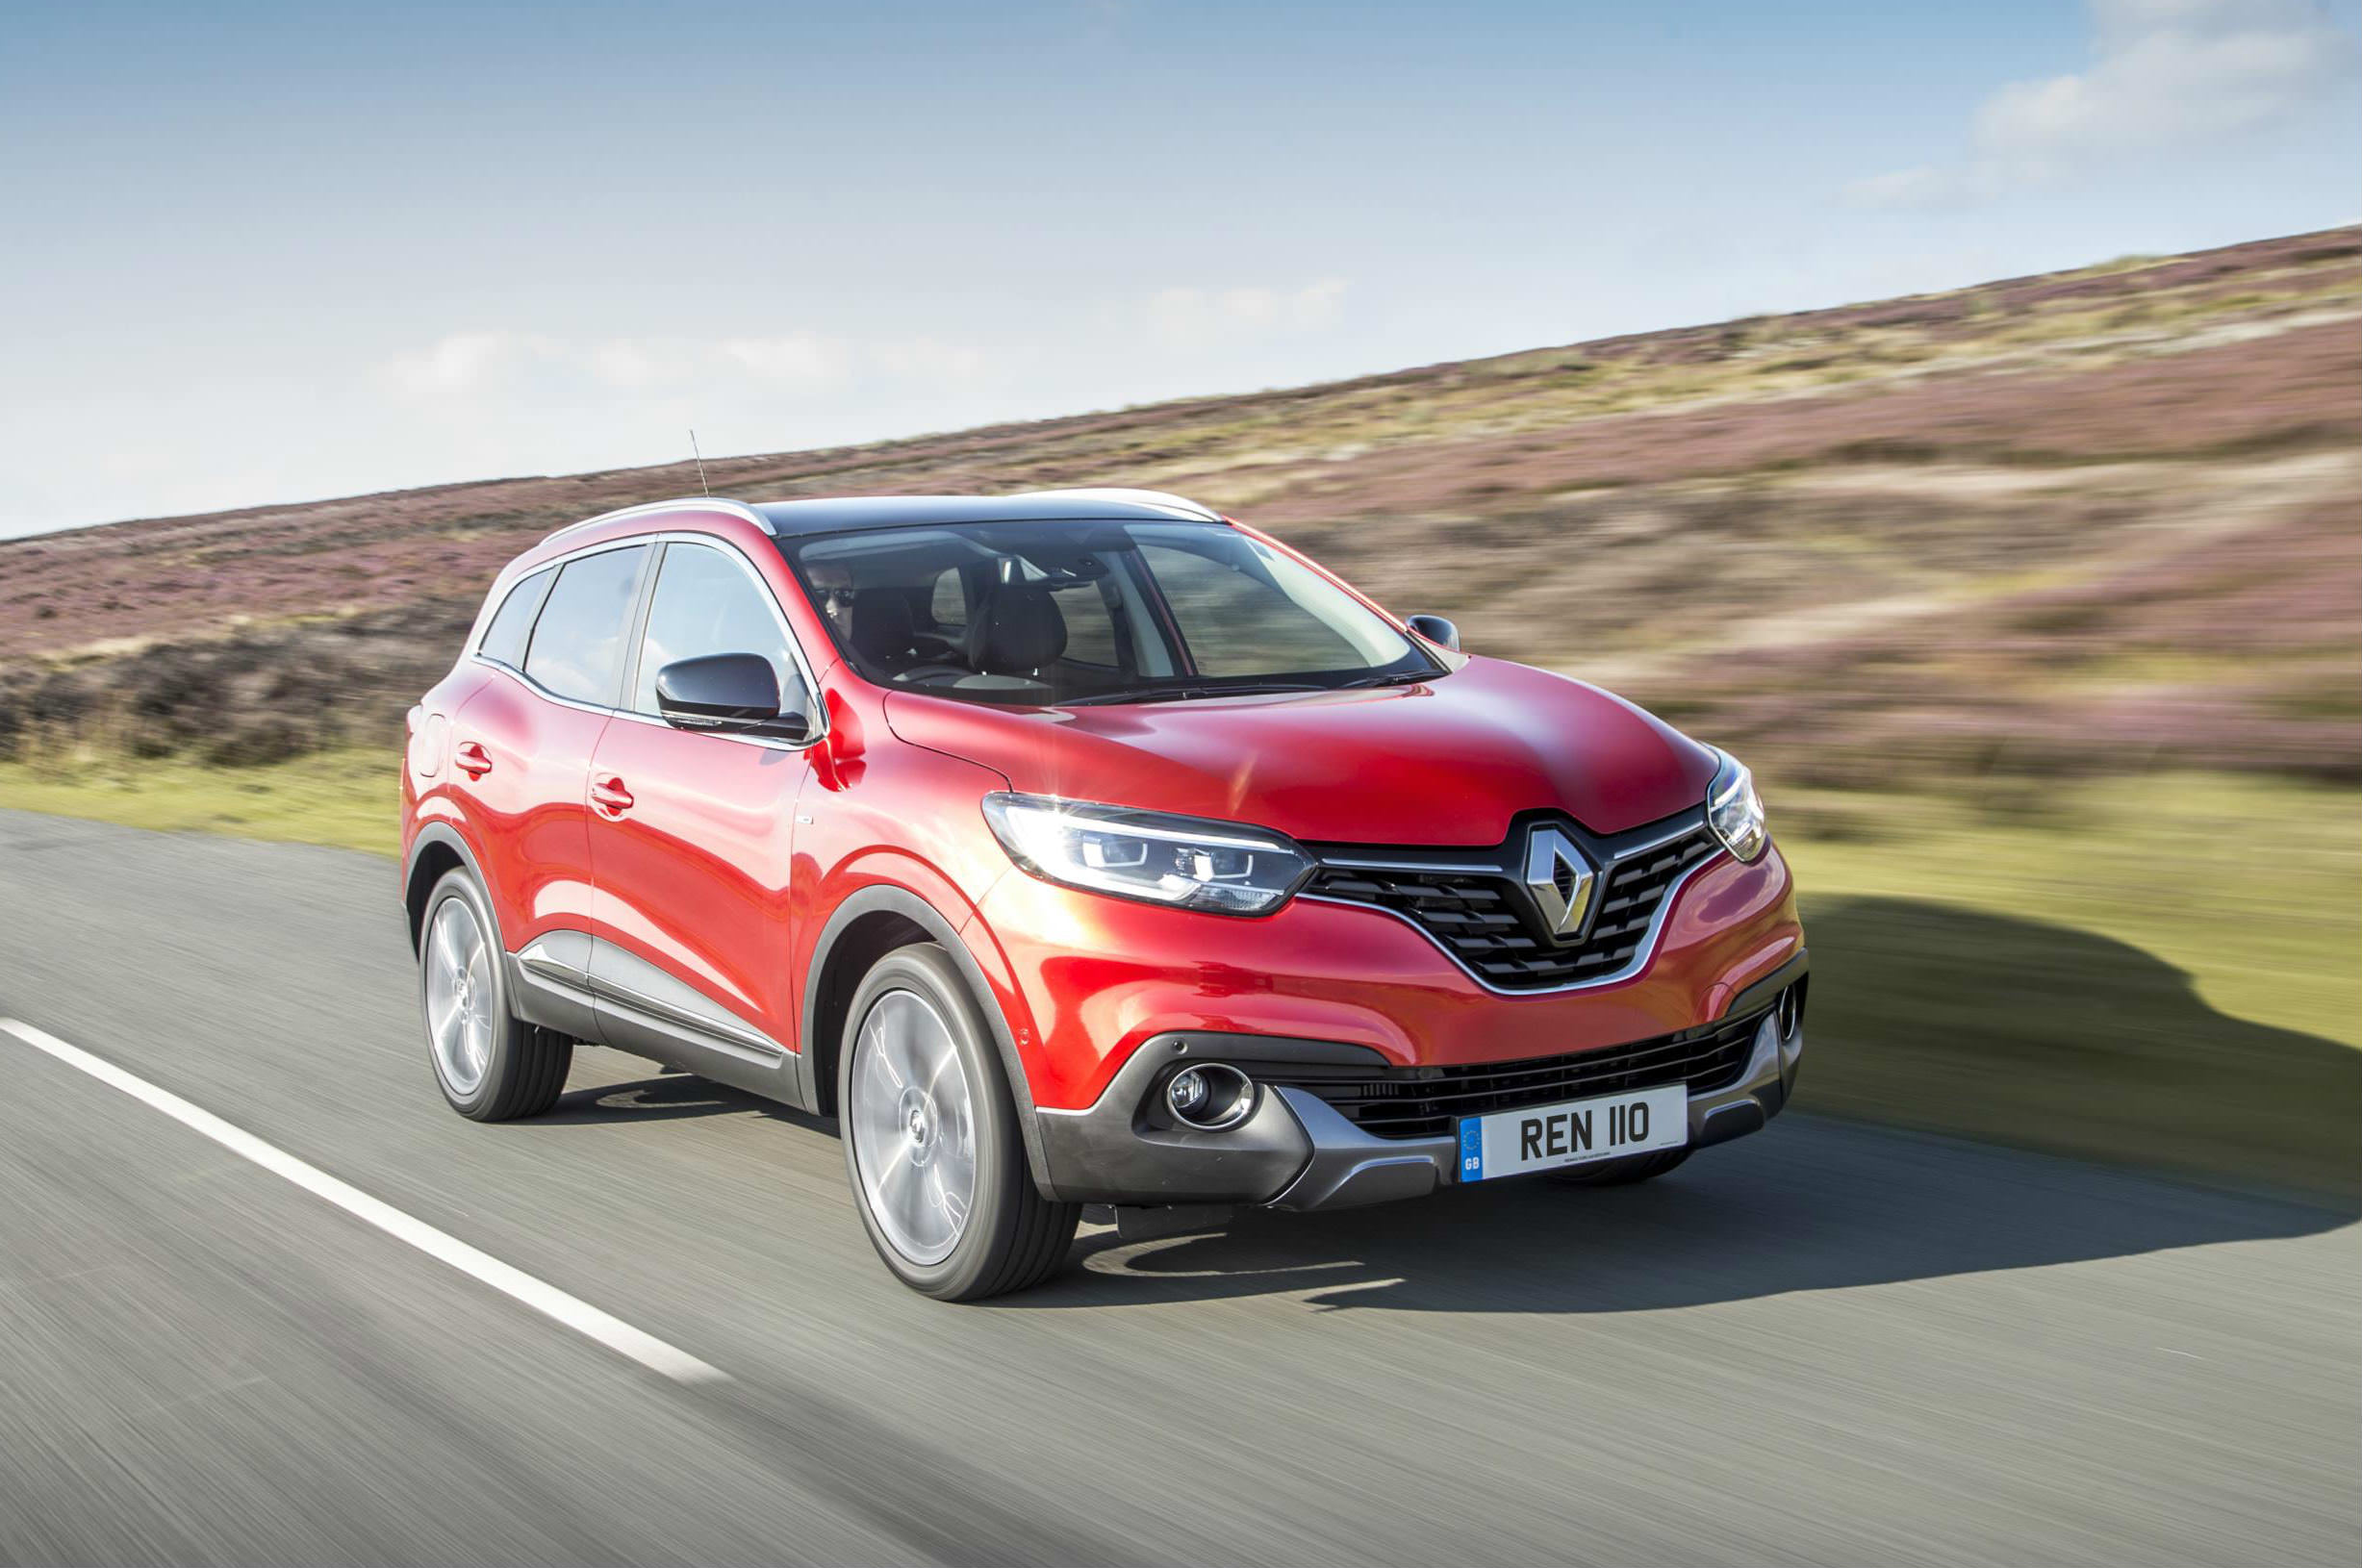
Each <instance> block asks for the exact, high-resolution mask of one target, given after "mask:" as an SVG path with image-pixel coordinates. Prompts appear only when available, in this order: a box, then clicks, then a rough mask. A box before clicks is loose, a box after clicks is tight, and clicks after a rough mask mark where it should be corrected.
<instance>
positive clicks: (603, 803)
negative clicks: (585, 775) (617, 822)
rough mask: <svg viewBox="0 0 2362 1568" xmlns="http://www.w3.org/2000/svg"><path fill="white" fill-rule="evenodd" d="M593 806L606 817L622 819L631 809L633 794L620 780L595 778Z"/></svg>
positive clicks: (592, 788) (592, 783)
mask: <svg viewBox="0 0 2362 1568" xmlns="http://www.w3.org/2000/svg"><path fill="white" fill-rule="evenodd" d="M591 804H592V805H594V806H596V807H597V808H598V810H599V811H600V812H601V813H602V814H604V815H606V816H609V817H621V816H622V815H623V813H625V812H627V811H629V810H630V809H631V792H630V791H629V790H627V789H625V788H623V781H622V779H620V778H595V779H593V780H591Z"/></svg>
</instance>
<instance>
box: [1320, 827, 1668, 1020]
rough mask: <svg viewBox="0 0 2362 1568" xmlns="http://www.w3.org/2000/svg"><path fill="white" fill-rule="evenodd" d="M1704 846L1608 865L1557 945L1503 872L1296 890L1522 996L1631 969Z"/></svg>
mask: <svg viewBox="0 0 2362 1568" xmlns="http://www.w3.org/2000/svg"><path fill="white" fill-rule="evenodd" d="M1714 847H1715V840H1714V830H1713V829H1712V828H1709V827H1707V826H1705V825H1703V824H1701V825H1699V826H1697V827H1695V828H1692V829H1690V830H1689V832H1687V833H1684V834H1683V835H1681V836H1680V837H1679V838H1676V839H1672V840H1670V841H1668V842H1666V843H1664V844H1661V845H1659V846H1657V847H1655V848H1651V849H1643V850H1639V851H1638V852H1636V853H1633V854H1630V855H1627V856H1625V857H1624V858H1623V859H1621V860H1618V861H1616V862H1615V863H1614V864H1613V866H1611V867H1610V868H1609V869H1608V871H1607V872H1606V873H1603V874H1602V876H1601V879H1600V887H1599V889H1598V891H1597V893H1596V894H1595V895H1594V897H1595V898H1597V899H1598V900H1599V907H1598V908H1597V909H1596V910H1595V911H1593V913H1592V916H1591V928H1590V931H1589V932H1588V933H1587V935H1586V936H1585V937H1584V939H1583V940H1582V941H1581V942H1579V943H1575V944H1573V945H1570V946H1566V947H1561V946H1560V945H1559V944H1558V943H1557V942H1555V941H1553V940H1552V939H1551V937H1550V935H1549V934H1548V932H1546V931H1545V930H1544V929H1543V928H1542V925H1541V923H1540V921H1539V919H1538V918H1537V916H1536V915H1535V913H1534V911H1533V906H1532V905H1531V904H1530V903H1528V902H1527V899H1526V896H1525V893H1524V891H1523V890H1522V889H1521V888H1519V887H1518V886H1517V884H1516V883H1515V882H1514V881H1513V880H1511V878H1510V877H1509V876H1508V875H1507V874H1505V873H1492V872H1474V873H1471V872H1445V871H1419V870H1414V869H1409V868H1403V869H1393V868H1389V869H1387V870H1384V871H1370V870H1366V869H1363V868H1361V867H1346V866H1331V867H1326V868H1324V869H1323V870H1321V871H1320V872H1319V873H1316V874H1315V875H1314V876H1313V878H1312V881H1311V884H1310V886H1308V887H1307V888H1306V889H1305V891H1306V892H1307V893H1309V894H1313V895H1316V896H1318V897H1320V898H1337V899H1342V900H1345V901H1347V902H1351V903H1361V904H1373V905H1375V906H1377V907H1378V908H1380V909H1390V910H1392V911H1394V912H1395V913H1396V914H1398V915H1403V916H1406V917H1408V918H1409V919H1410V920H1411V921H1412V922H1413V923H1416V924H1417V925H1418V926H1419V928H1420V929H1421V930H1423V931H1425V932H1426V933H1427V934H1428V935H1429V936H1431V937H1433V938H1434V939H1435V942H1436V944H1437V945H1438V946H1439V947H1441V948H1443V950H1444V951H1446V952H1448V953H1450V954H1451V955H1452V956H1453V957H1455V958H1457V959H1459V960H1460V962H1461V963H1462V964H1464V965H1466V966H1467V967H1468V968H1469V969H1470V970H1472V971H1474V972H1475V973H1476V974H1478V975H1480V976H1482V977H1483V978H1484V979H1486V980H1487V981H1489V982H1491V983H1492V984H1494V985H1497V986H1500V987H1501V988H1502V989H1504V990H1512V991H1514V990H1526V991H1532V990H1540V989H1543V988H1545V987H1549V986H1555V985H1570V984H1576V983H1579V982H1581V981H1584V980H1587V979H1591V978H1594V977H1596V976H1599V975H1603V974H1614V973H1616V972H1617V971H1618V970H1620V969H1622V968H1623V967H1624V966H1625V965H1626V964H1629V963H1631V962H1632V960H1633V957H1634V955H1635V954H1637V953H1638V951H1639V950H1640V944H1641V942H1642V941H1643V940H1644V939H1645V938H1646V937H1647V935H1648V927H1649V923H1650V922H1651V921H1652V920H1654V919H1655V918H1656V914H1657V906H1658V905H1659V904H1661V903H1663V902H1664V896H1665V893H1666V891H1667V890H1668V889H1670V888H1671V887H1672V886H1673V884H1674V883H1675V882H1676V881H1678V880H1679V879H1680V877H1681V875H1682V873H1684V872H1686V871H1688V870H1689V868H1690V867H1692V866H1694V865H1696V864H1697V863H1698V862H1699V861H1701V860H1704V859H1705V858H1706V857H1707V856H1708V855H1710V854H1713V853H1714ZM1563 874H1564V873H1563V869H1562V875H1563Z"/></svg>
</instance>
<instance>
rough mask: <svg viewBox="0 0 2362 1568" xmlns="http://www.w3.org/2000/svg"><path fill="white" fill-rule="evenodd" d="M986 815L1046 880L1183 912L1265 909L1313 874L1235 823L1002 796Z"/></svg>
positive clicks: (1276, 840) (1020, 859) (988, 800)
mask: <svg viewBox="0 0 2362 1568" xmlns="http://www.w3.org/2000/svg"><path fill="white" fill-rule="evenodd" d="M984 820H985V821H986V822H990V823H991V824H992V830H993V834H994V836H995V837H997V838H998V839H1000V841H1001V847H1002V848H1003V849H1006V850H1007V851H1008V856H1009V858H1010V859H1011V860H1013V861H1015V862H1016V863H1017V864H1018V865H1019V866H1020V867H1022V868H1023V869H1025V870H1026V871H1029V872H1031V873H1033V874H1034V875H1036V876H1038V877H1040V878H1042V880H1044V881H1046V882H1059V883H1063V884H1064V885H1066V886H1067V887H1070V888H1082V889H1085V890H1087V891H1089V892H1092V893H1111V894H1114V895H1115V896H1116V897H1117V898H1145V899H1147V900H1148V901H1150V902H1151V903H1160V904H1178V905H1179V906H1181V908H1183V909H1205V910H1211V911H1213V912H1215V913H1217V914H1224V915H1267V914H1269V913H1270V912H1271V911H1273V910H1275V909H1277V908H1279V907H1280V906H1281V905H1282V904H1283V903H1285V902H1286V901H1287V899H1288V896H1289V895H1290V894H1292V893H1294V892H1295V891H1296V889H1297V888H1299V887H1301V886H1303V884H1304V879H1305V878H1306V877H1308V876H1309V875H1310V874H1311V873H1312V857H1311V856H1310V855H1308V854H1306V853H1305V852H1304V851H1303V850H1302V849H1299V848H1297V847H1295V846H1294V845H1293V844H1290V843H1289V842H1288V841H1287V840H1285V839H1283V838H1282V837H1280V836H1279V835H1278V834H1276V833H1266V832H1264V831H1262V830H1261V829H1259V828H1254V827H1242V826H1240V825H1239V824H1237V823H1236V822H1205V821H1201V820H1200V819H1198V818H1195V817H1166V816H1163V815H1161V814H1159V813H1156V812H1153V811H1130V810H1127V809H1125V808H1124V807H1122V806H1095V805H1091V804H1088V803H1086V802H1083V801H1079V800H1053V799H1049V798H1046V797H1042V796H1038V795H1009V794H1006V793H1002V792H996V793H994V794H991V795H988V796H986V797H984Z"/></svg>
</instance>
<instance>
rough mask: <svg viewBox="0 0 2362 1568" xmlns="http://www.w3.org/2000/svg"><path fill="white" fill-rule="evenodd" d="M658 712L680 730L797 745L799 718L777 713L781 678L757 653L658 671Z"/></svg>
mask: <svg viewBox="0 0 2362 1568" xmlns="http://www.w3.org/2000/svg"><path fill="white" fill-rule="evenodd" d="M656 711H657V712H658V713H660V714H662V715H663V716H664V721H665V722H666V723H668V724H672V725H673V726H675V727H676V728H679V729H712V730H724V731H728V732H731V733H735V734H749V733H751V734H761V735H775V736H778V737H780V738H781V739H783V740H801V739H802V738H803V736H804V734H805V730H806V725H805V722H804V718H803V715H801V714H797V713H789V714H783V713H781V712H780V711H779V677H778V674H777V673H776V672H775V670H773V669H772V667H771V661H770V660H769V659H766V658H764V657H763V656H762V655H761V654H759V653H709V654H707V655H705V656H704V657H703V658H701V659H681V660H677V661H675V662H674V663H673V664H669V665H666V666H665V667H664V668H663V669H662V670H657V671H656Z"/></svg>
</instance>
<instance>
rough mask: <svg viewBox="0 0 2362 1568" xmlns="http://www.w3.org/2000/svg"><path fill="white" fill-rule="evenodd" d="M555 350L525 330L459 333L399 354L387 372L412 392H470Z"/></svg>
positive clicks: (419, 394)
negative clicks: (518, 331)
mask: <svg viewBox="0 0 2362 1568" xmlns="http://www.w3.org/2000/svg"><path fill="white" fill-rule="evenodd" d="M555 351H556V345H555V344H554V343H552V342H551V341H549V340H548V339H546V338H536V337H531V336H528V335H526V334H523V333H515V332H454V333H451V334H449V335H447V336H445V337H443V338H439V339H437V340H436V341H434V342H432V343H429V344H428V345H427V346H426V347H425V348H422V349H419V351H417V352H415V353H410V354H402V355H397V356H396V357H395V358H394V361H393V362H392V363H391V364H389V365H388V366H387V367H386V374H387V378H388V379H389V380H391V381H392V382H393V383H394V386H395V387H396V388H397V389H398V390H400V391H402V392H407V393H409V394H411V395H412V396H416V397H438V396H443V395H444V394H447V393H450V392H468V391H470V390H472V389H474V388H477V387H480V386H482V385H484V384H485V383H486V382H488V381H491V380H493V379H495V377H497V376H499V375H501V374H504V373H506V372H508V371H510V370H512V369H514V368H516V367H519V366H520V365H522V364H526V363H528V362H531V361H534V360H538V359H545V358H547V357H548V356H549V355H550V354H552V353H554V352H555Z"/></svg>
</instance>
